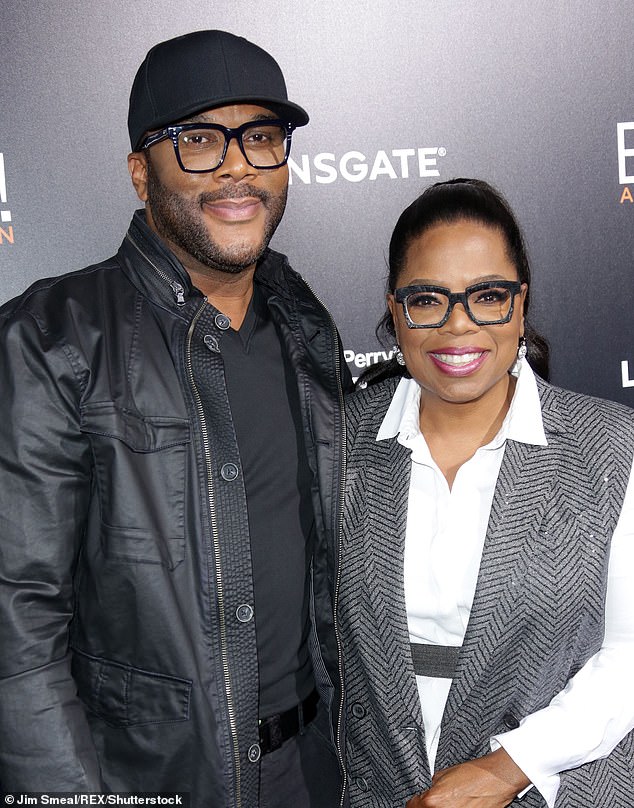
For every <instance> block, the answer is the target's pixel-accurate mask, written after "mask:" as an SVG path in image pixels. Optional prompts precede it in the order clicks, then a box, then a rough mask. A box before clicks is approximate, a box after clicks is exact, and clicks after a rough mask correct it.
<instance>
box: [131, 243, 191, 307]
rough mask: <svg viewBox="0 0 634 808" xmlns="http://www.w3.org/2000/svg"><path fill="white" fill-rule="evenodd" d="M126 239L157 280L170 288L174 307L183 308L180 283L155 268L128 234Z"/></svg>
mask: <svg viewBox="0 0 634 808" xmlns="http://www.w3.org/2000/svg"><path fill="white" fill-rule="evenodd" d="M127 238H128V239H129V241H131V242H132V244H134V246H135V247H136V249H137V250H138V251H139V252H140V253H141V255H142V256H143V257H144V258H145V260H146V261H147V262H148V264H149V265H150V266H151V267H152V269H153V270H154V271H155V272H156V274H157V275H158V276H159V278H161V280H163V281H165V283H166V284H167V285H168V286H169V287H170V289H171V290H172V294H173V296H174V300H175V301H176V305H177V306H184V305H185V287H184V286H183V285H182V283H179V282H178V281H174V280H172V279H171V278H170V276H169V275H168V274H167V273H166V272H163V270H162V269H161V268H160V267H157V266H156V264H155V263H154V261H152V259H151V258H149V257H148V255H147V253H145V252H143V250H142V249H141V247H139V245H138V244H137V243H136V241H135V240H134V239H133V238H132V236H131V235H130V234H129V233H128V234H127Z"/></svg>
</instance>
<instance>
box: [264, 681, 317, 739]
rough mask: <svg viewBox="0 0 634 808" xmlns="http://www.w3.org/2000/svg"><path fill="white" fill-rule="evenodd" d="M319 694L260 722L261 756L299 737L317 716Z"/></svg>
mask: <svg viewBox="0 0 634 808" xmlns="http://www.w3.org/2000/svg"><path fill="white" fill-rule="evenodd" d="M318 704H319V693H317V691H316V690H313V692H312V693H311V694H310V696H308V697H307V698H305V699H304V701H303V702H302V703H301V704H298V705H297V706H296V707H291V709H290V710H286V711H285V712H283V713H276V715H271V716H269V717H268V718H261V719H260V720H259V722H258V724H259V730H260V754H261V755H266V754H267V753H268V752H274V751H275V750H276V749H279V748H280V746H281V745H282V744H283V743H284V741H288V739H289V738H292V737H293V736H295V735H297V733H298V732H300V730H302V729H303V728H304V727H305V726H306V725H307V724H310V722H311V721H312V720H313V719H314V718H315V716H316V715H317V705H318Z"/></svg>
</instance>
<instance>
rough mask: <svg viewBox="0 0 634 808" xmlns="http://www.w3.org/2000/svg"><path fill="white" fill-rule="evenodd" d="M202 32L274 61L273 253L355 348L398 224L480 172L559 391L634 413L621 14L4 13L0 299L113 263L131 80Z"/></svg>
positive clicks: (630, 175)
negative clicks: (515, 239) (548, 350)
mask: <svg viewBox="0 0 634 808" xmlns="http://www.w3.org/2000/svg"><path fill="white" fill-rule="evenodd" d="M208 27H217V28H226V29H228V30H231V31H233V32H235V33H239V34H242V35H244V36H246V37H247V38H249V39H252V40H253V41H255V42H257V43H258V44H260V45H262V46H263V47H265V48H267V49H268V50H270V51H271V52H272V53H273V54H274V55H275V56H276V58H277V59H278V61H279V62H280V64H281V65H282V67H283V69H284V72H285V74H286V76H287V83H288V86H289V93H290V96H291V98H292V99H293V100H296V101H298V102H299V103H300V104H302V105H303V106H304V107H305V108H306V109H307V110H308V111H309V113H310V114H311V124H310V126H308V127H306V128H305V129H302V130H299V131H298V132H297V133H296V136H295V138H294V144H293V155H292V157H293V161H294V166H295V167H296V168H295V167H292V188H291V191H290V198H289V206H288V209H287V213H286V216H285V219H284V221H283V223H282V226H281V227H280V229H279V231H278V233H277V235H276V236H275V239H274V242H273V246H275V247H276V248H277V249H280V250H282V251H284V252H286V253H287V254H288V255H289V256H290V257H291V260H292V263H293V265H294V266H295V267H296V268H297V269H298V270H299V271H300V272H301V273H302V274H303V275H304V276H305V277H306V278H307V279H308V280H309V282H310V283H311V285H312V286H313V287H314V289H315V291H316V292H317V293H318V294H319V295H320V296H321V297H322V298H323V300H324V302H326V303H327V304H328V305H329V306H330V308H331V310H332V312H333V314H334V316H335V319H336V321H337V323H338V324H339V326H340V330H341V332H342V335H343V338H344V343H345V346H346V348H347V350H348V351H349V352H350V354H351V355H352V354H354V355H357V354H365V353H366V352H372V351H375V350H376V349H377V343H376V340H375V338H374V333H373V332H374V325H375V322H376V320H377V319H378V318H379V316H380V314H381V312H382V308H383V283H384V277H385V252H386V248H387V243H388V240H389V235H390V232H391V229H392V227H393V225H394V222H395V221H396V218H397V216H398V214H399V213H400V211H401V210H402V209H403V208H404V207H405V205H406V204H408V203H409V202H410V201H411V200H412V199H414V197H416V196H417V195H418V194H419V193H420V191H421V190H422V189H423V188H424V187H425V186H426V185H427V184H429V183H430V182H432V181H434V180H435V179H449V178H450V177H453V176H479V177H482V178H485V179H487V180H489V181H491V182H493V183H494V184H496V185H497V186H498V187H499V188H500V189H501V190H502V191H503V192H504V193H505V194H506V195H507V197H508V198H509V200H510V201H511V203H512V205H513V206H514V208H515V210H516V212H517V213H518V216H519V218H520V221H521V222H522V223H523V225H524V228H525V231H526V235H527V240H528V244H529V250H530V255H531V257H532V265H533V274H534V281H533V289H532V294H533V306H534V311H533V319H534V321H535V323H536V324H537V325H538V326H539V327H540V328H541V330H542V331H543V332H545V334H546V335H547V336H548V338H549V339H550V341H551V344H552V354H553V361H552V368H553V380H554V381H555V382H556V383H558V384H561V385H563V386H566V387H570V388H573V389H576V390H582V391H585V392H590V393H595V394H597V395H602V396H605V397H609V398H614V399H617V400H620V401H623V402H625V403H628V404H630V405H633V406H634V338H633V335H632V329H631V326H630V322H631V311H632V309H633V308H634V282H633V280H632V273H631V269H632V263H633V261H632V258H633V255H632V254H633V248H634V228H633V226H632V225H633V224H634V202H632V201H629V200H631V199H632V196H634V123H629V122H631V121H634V98H633V91H632V88H633V87H634V59H632V47H633V43H634V14H632V4H631V2H628V1H627V0H607V2H603V3H601V4H597V3H594V2H592V1H591V0H586V1H585V2H568V3H556V4H555V3H552V2H550V1H549V2H544V0H534V2H529V0H519V1H518V2H516V3H512V4H511V3H508V2H505V0H488V2H487V1H486V0H468V1H467V0H465V1H464V2H458V1H457V0H416V1H415V0H409V1H408V2H405V1H404V0H395V1H393V2H389V3H388V2H378V0H364V1H363V2H361V0H350V1H349V2H348V3H347V4H345V8H344V7H343V4H340V3H339V2H322V3H318V4H317V3H315V4H303V3H298V2H294V3H291V2H283V1H282V0H277V1H274V0H262V2H260V3H256V4H253V3H252V2H235V0H234V2H232V3H228V2H223V3H213V2H207V3H200V2H192V0H180V2H178V3H175V2H173V0H169V2H168V0H153V1H152V2H147V1H146V0H143V2H141V1H140V0H137V1H136V2H135V1H134V0H132V1H131V0H125V2H123V0H110V2H96V0H93V1H92V2H91V1H90V0H81V2H80V0H74V2H73V0H60V2H58V3H56V4H53V3H50V2H37V1H36V0H30V2H17V1H14V2H13V3H11V4H8V5H7V6H6V7H5V8H4V9H3V12H2V16H1V19H0V52H1V53H2V81H1V82H0V153H1V154H2V155H3V160H2V161H0V300H4V299H8V298H10V297H12V296H14V295H16V294H18V293H19V292H20V291H21V290H22V289H23V288H24V287H25V286H26V285H28V284H29V283H31V282H32V281H33V280H35V279H36V278H39V277H43V276H46V275H54V274H59V273H61V272H65V271H68V270H70V269H75V268H79V267H81V266H82V265H85V264H87V263H90V262H93V261H97V260H100V259H102V258H104V257H106V256H108V255H110V254H112V253H113V252H114V250H115V249H116V247H117V246H118V244H119V242H120V240H121V238H122V236H123V233H124V230H125V228H126V226H127V223H128V219H129V217H130V214H131V212H132V210H133V209H134V208H135V207H136V204H137V203H136V198H135V196H134V194H133V192H132V190H131V187H130V184H129V180H128V176H127V170H126V161H125V157H126V154H127V151H128V142H127V133H126V113H127V97H128V92H129V87H130V84H131V81H132V78H133V76H134V73H135V71H136V68H137V66H138V65H139V63H140V61H141V59H142V58H143V56H144V54H145V52H146V51H147V49H148V48H149V47H151V46H152V45H153V44H154V43H155V42H157V41H159V40H161V39H166V38H168V37H170V36H175V35H178V34H181V33H185V32H186V31H190V30H195V29H198V28H208ZM628 123H629V128H628V126H627V124H628ZM619 124H626V126H625V128H624V129H623V132H622V135H621V141H622V148H621V155H620V158H619V147H618V143H619V140H618V136H617V129H618V126H619ZM419 150H421V152H420V160H419ZM628 150H632V155H628V154H627V151H628ZM359 155H363V156H362V157H361V156H359ZM2 165H4V170H5V177H4V179H5V182H4V186H3V183H2V179H3V177H2ZM619 166H620V167H621V171H620V172H619ZM373 169H374V170H373ZM630 189H631V190H632V195H629V190H630ZM628 196H629V199H628ZM622 200H623V201H622ZM624 363H626V364H624ZM351 367H352V368H353V371H354V372H355V375H357V374H358V369H357V368H356V367H355V366H354V363H353V364H352V365H351ZM623 374H625V375H623ZM630 377H631V379H632V381H631V382H630ZM628 382H630V384H631V386H628ZM624 384H625V386H624Z"/></svg>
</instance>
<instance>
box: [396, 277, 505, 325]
mask: <svg viewBox="0 0 634 808" xmlns="http://www.w3.org/2000/svg"><path fill="white" fill-rule="evenodd" d="M512 300H513V295H512V292H511V291H510V290H509V289H505V288H504V287H493V288H492V289H479V290H477V291H473V292H469V293H468V294H467V308H468V310H469V311H470V312H471V314H472V315H473V317H474V318H475V319H476V320H478V321H479V322H483V323H494V322H496V321H499V320H504V319H505V318H506V317H508V314H509V311H510V310H511V302H512ZM406 305H407V311H408V314H409V316H410V319H411V320H412V322H413V323H415V324H416V325H427V326H433V325H436V324H438V323H441V322H442V320H443V318H444V317H445V315H446V314H447V310H448V309H449V297H448V296H447V295H445V294H443V293H442V292H423V291H421V292H413V293H412V294H410V295H408V296H407V298H406Z"/></svg>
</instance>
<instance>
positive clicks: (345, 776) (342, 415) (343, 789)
mask: <svg viewBox="0 0 634 808" xmlns="http://www.w3.org/2000/svg"><path fill="white" fill-rule="evenodd" d="M302 280H303V281H304V283H305V284H306V286H307V287H308V289H309V291H310V292H311V293H312V295H313V297H314V298H315V299H316V300H317V302H318V303H319V304H320V305H321V307H322V308H323V310H324V311H325V312H326V314H327V315H328V319H329V320H330V326H331V328H332V333H333V335H334V337H335V378H336V381H337V393H338V395H339V416H340V418H341V480H340V484H339V511H338V513H337V524H336V531H337V532H336V534H335V540H336V541H337V572H336V576H335V591H334V602H333V607H332V608H333V626H334V631H335V641H336V643H337V664H338V670H339V684H340V690H341V694H340V697H339V707H338V713H337V733H336V738H335V745H336V748H337V756H338V758H339V764H340V765H341V772H342V778H341V799H340V802H339V805H340V808H343V806H344V800H345V796H346V789H347V787H348V773H347V771H346V763H345V759H344V754H343V750H342V748H341V725H342V722H343V707H344V692H343V651H342V649H341V635H340V634H339V624H338V621H337V613H338V606H339V603H338V601H339V586H340V583H341V563H342V560H343V559H342V556H343V548H342V545H341V535H342V532H343V499H344V494H345V485H346V468H347V457H346V455H347V432H346V419H345V412H344V403H343V385H342V382H341V350H340V348H341V345H340V342H339V334H338V332H337V326H336V325H335V321H334V319H333V317H332V315H331V314H330V311H329V310H328V309H327V308H326V306H325V305H324V303H323V301H322V299H321V298H320V297H319V295H317V294H316V293H315V291H314V289H313V288H312V287H311V285H310V284H309V283H308V282H307V281H306V279H305V278H302Z"/></svg>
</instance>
